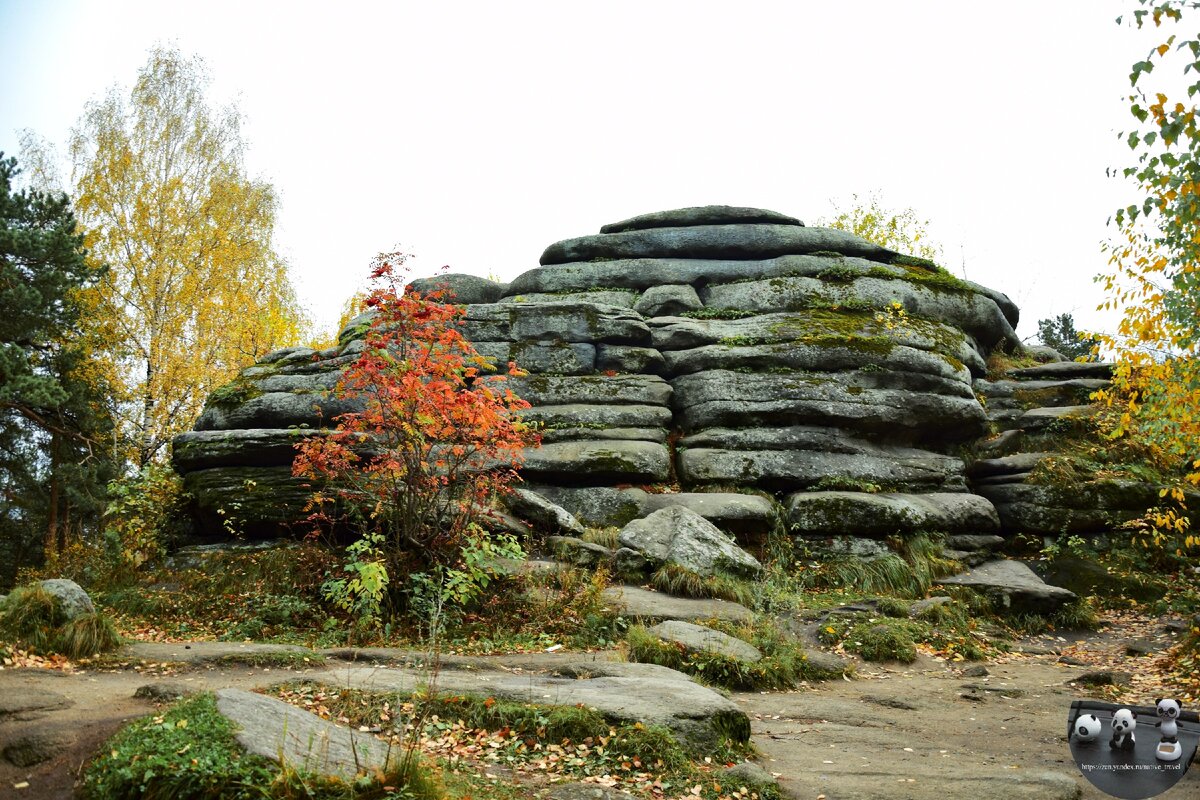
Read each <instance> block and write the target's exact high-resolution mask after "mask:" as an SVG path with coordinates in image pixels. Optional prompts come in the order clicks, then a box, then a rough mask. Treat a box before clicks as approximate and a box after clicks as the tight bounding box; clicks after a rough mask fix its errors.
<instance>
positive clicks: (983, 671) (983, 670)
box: [962, 664, 991, 678]
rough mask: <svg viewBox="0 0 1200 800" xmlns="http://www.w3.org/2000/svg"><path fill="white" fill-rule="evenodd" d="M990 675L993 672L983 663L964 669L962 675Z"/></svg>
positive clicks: (965, 676) (978, 676)
mask: <svg viewBox="0 0 1200 800" xmlns="http://www.w3.org/2000/svg"><path fill="white" fill-rule="evenodd" d="M988 675H991V673H990V672H988V668H987V667H985V666H983V665H982V664H976V665H975V666H973V667H967V668H966V669H964V670H963V671H962V676H963V677H964V678H986V677H987V676H988Z"/></svg>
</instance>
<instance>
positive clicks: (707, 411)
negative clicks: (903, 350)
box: [671, 369, 987, 441]
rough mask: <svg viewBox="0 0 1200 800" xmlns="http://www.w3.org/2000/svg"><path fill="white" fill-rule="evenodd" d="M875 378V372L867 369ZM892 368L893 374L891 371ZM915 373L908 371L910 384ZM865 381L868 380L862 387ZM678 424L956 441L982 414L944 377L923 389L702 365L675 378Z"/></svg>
mask: <svg viewBox="0 0 1200 800" xmlns="http://www.w3.org/2000/svg"><path fill="white" fill-rule="evenodd" d="M867 374H868V375H871V376H874V377H878V375H880V374H882V373H867ZM898 374H899V373H892V375H898ZM920 377H925V378H926V380H927V381H936V380H937V379H936V378H932V377H929V376H919V375H909V376H908V380H909V381H910V382H913V383H915V382H916V380H915V379H918V378H920ZM864 383H867V384H868V385H862V384H864ZM671 385H672V386H673V387H674V388H675V398H674V404H675V407H676V408H677V409H678V411H679V413H678V415H677V416H678V420H677V421H678V422H679V424H680V425H681V426H682V427H683V428H684V429H685V430H688V431H694V430H699V429H702V428H713V427H751V426H775V427H782V426H789V425H812V424H817V425H822V426H832V427H839V428H844V429H848V430H851V431H856V432H862V433H866V434H875V435H878V434H890V435H891V436H897V435H905V434H907V435H908V436H910V437H912V436H917V437H919V436H925V437H929V438H936V439H938V440H940V441H956V440H957V441H962V440H965V439H968V438H970V437H973V436H977V435H979V434H980V433H982V432H983V430H984V429H985V427H986V425H987V415H986V414H985V413H984V410H983V407H982V406H980V405H979V401H978V400H977V399H976V398H975V396H974V395H973V394H972V395H970V396H969V397H967V396H964V395H963V390H964V389H965V390H966V391H967V393H969V389H967V387H965V386H964V385H963V384H962V383H959V382H957V381H949V380H943V381H941V382H940V383H939V384H937V385H934V386H930V385H926V386H924V387H923V388H921V387H918V386H914V385H910V386H893V387H887V388H873V387H872V386H871V385H870V384H869V383H868V381H867V380H865V379H864V380H860V381H857V382H856V381H854V380H853V378H852V377H851V376H843V375H840V374H837V373H828V374H826V373H794V374H773V373H766V374H763V373H741V372H732V371H729V370H722V369H717V370H708V371H705V372H696V373H692V374H690V375H683V376H680V377H678V378H674V379H673V380H672V381H671Z"/></svg>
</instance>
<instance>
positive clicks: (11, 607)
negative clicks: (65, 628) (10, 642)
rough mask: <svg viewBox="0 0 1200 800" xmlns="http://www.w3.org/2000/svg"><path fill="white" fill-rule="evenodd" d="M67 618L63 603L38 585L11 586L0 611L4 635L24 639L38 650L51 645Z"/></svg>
mask: <svg viewBox="0 0 1200 800" xmlns="http://www.w3.org/2000/svg"><path fill="white" fill-rule="evenodd" d="M66 621H67V617H66V614H64V613H63V609H62V603H60V602H59V600H58V598H57V597H55V596H54V595H52V594H50V593H49V592H47V591H46V590H45V589H43V588H42V587H41V586H37V585H33V586H22V587H19V588H17V589H14V590H13V592H12V594H10V595H9V596H8V600H7V601H5V603H4V609H3V612H2V614H0V630H2V631H3V632H4V634H5V636H6V637H8V638H11V639H14V640H19V641H21V642H24V643H25V644H27V645H28V646H29V647H31V648H32V649H34V650H37V651H39V652H49V651H50V650H51V649H53V646H54V641H55V639H56V638H57V636H58V629H59V627H60V626H61V625H62V624H63V623H64V622H66Z"/></svg>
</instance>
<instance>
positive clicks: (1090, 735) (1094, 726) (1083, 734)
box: [1074, 714, 1102, 742]
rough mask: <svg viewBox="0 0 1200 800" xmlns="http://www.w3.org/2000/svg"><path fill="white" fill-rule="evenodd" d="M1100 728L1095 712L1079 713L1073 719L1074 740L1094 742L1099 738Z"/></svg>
mask: <svg viewBox="0 0 1200 800" xmlns="http://www.w3.org/2000/svg"><path fill="white" fill-rule="evenodd" d="M1101 728H1102V726H1101V723H1100V718H1099V717H1097V716H1096V715H1095V714H1081V715H1080V716H1079V717H1078V719H1076V720H1075V731H1074V733H1075V741H1077V742H1094V741H1096V739H1098V738H1100V730H1101Z"/></svg>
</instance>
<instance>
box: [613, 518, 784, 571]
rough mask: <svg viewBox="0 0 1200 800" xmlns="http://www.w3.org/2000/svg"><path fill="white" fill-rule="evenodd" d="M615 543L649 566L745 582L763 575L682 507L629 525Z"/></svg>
mask: <svg viewBox="0 0 1200 800" xmlns="http://www.w3.org/2000/svg"><path fill="white" fill-rule="evenodd" d="M617 541H618V542H619V543H620V544H621V546H622V547H623V548H627V549H629V550H632V551H634V552H636V553H638V554H640V555H641V556H642V557H643V558H645V559H646V560H647V562H649V564H650V565H651V566H653V565H658V564H674V565H676V566H680V567H683V568H684V569H687V570H690V571H692V572H695V573H696V574H698V575H714V574H717V573H727V574H731V575H739V576H742V577H748V578H749V577H754V576H755V575H757V574H758V573H759V572H761V571H762V565H761V564H759V563H758V560H757V559H756V558H754V556H752V555H750V554H749V553H747V552H746V551H745V550H742V549H741V548H740V547H738V546H737V545H736V544H735V543H734V542H733V541H732V540H731V539H730V538H729V537H728V536H727V535H726V534H724V533H722V532H721V530H720V529H719V528H717V527H716V526H715V525H713V524H712V523H711V522H709V521H708V520H706V519H705V518H704V517H702V516H700V515H699V514H697V513H696V512H695V511H692V510H690V509H688V508H684V507H683V506H669V507H667V508H663V509H660V510H658V511H655V512H654V513H653V514H650V515H649V516H647V517H645V518H643V519H637V520H634V521H633V522H630V523H629V524H628V525H626V526H625V527H624V528H622V529H621V533H620V535H619V536H618V537H617ZM618 552H619V551H618Z"/></svg>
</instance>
